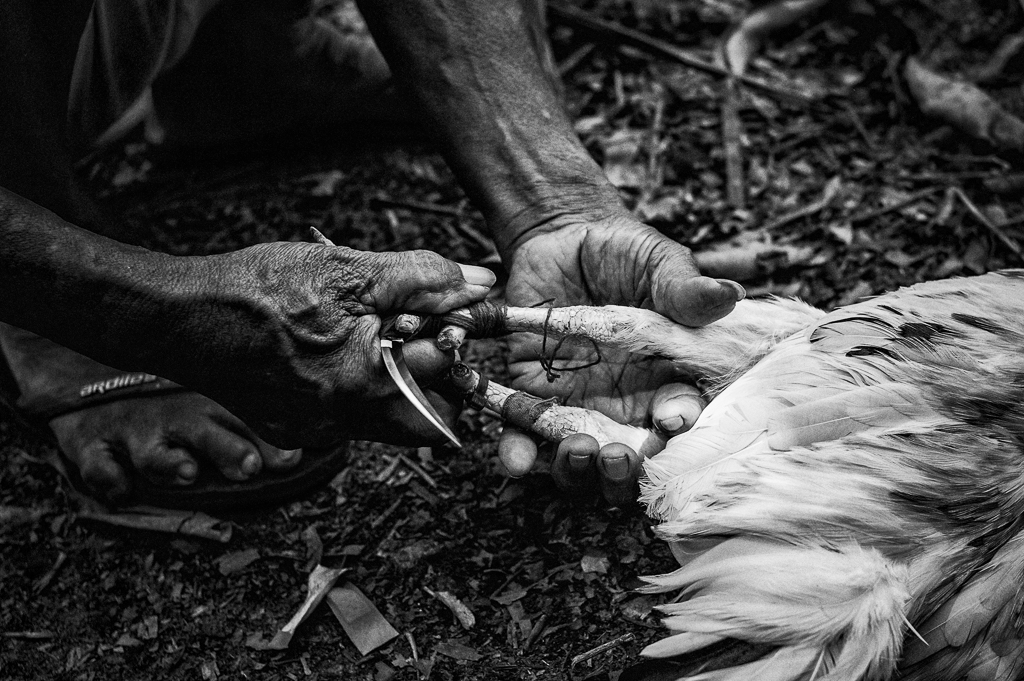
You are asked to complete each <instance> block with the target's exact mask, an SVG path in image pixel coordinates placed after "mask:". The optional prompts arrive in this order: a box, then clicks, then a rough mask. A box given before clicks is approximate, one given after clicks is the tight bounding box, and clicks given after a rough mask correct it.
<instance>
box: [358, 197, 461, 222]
mask: <svg viewBox="0 0 1024 681" xmlns="http://www.w3.org/2000/svg"><path fill="white" fill-rule="evenodd" d="M375 205H376V206H377V207H381V206H386V207H388V208H405V209H406V210H413V211H419V212H420V213H434V214H436V215H449V216H452V217H459V216H460V215H462V209H461V208H452V207H451V206H441V205H439V204H436V203H426V202H424V201H410V200H407V199H392V198H391V197H389V196H384V195H383V194H378V195H377V196H374V197H373V198H372V199H370V206H371V207H373V206H375Z"/></svg>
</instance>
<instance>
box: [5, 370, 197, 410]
mask: <svg viewBox="0 0 1024 681" xmlns="http://www.w3.org/2000/svg"><path fill="white" fill-rule="evenodd" d="M184 390H185V388H183V387H182V386H180V385H178V384H177V383H175V382H174V381H169V380H167V379H166V378H160V377H159V376H154V375H153V374H146V373H140V372H123V373H114V374H111V375H109V376H108V377H101V378H99V379H96V380H90V381H89V382H88V383H84V384H82V385H78V386H69V387H67V388H62V389H56V390H53V391H52V392H48V393H40V394H36V395H32V396H26V395H22V396H21V397H19V398H18V401H17V407H18V408H19V409H21V410H22V411H24V412H25V413H26V414H28V415H30V416H32V417H35V418H41V419H45V420H47V421H49V420H50V419H52V418H54V417H55V416H61V415H63V414H68V413H71V412H73V411H79V410H82V409H89V408H90V407H95V406H97V405H100V404H107V403H109V402H114V401H117V400H123V399H125V398H127V397H131V398H135V397H143V396H151V395H164V394H167V393H174V392H182V391H184Z"/></svg>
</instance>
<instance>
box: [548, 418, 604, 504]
mask: <svg viewBox="0 0 1024 681" xmlns="http://www.w3.org/2000/svg"><path fill="white" fill-rule="evenodd" d="M600 449H601V446H600V445H599V444H598V442H597V440H596V439H595V438H594V437H593V436H592V435H584V434H583V433H577V434H575V435H570V436H569V437H567V438H565V439H564V440H562V441H561V442H560V443H559V444H558V449H557V450H556V452H555V462H554V463H553V464H552V466H551V477H553V478H554V480H555V484H556V485H558V487H559V488H561V489H562V490H565V491H567V492H572V493H576V494H579V493H582V492H585V491H590V490H594V489H596V487H597V469H596V468H595V466H594V459H595V458H596V457H597V453H598V451H600Z"/></svg>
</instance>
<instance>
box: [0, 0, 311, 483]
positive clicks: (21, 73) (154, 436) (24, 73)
mask: <svg viewBox="0 0 1024 681" xmlns="http://www.w3.org/2000/svg"><path fill="white" fill-rule="evenodd" d="M91 4H92V3H91V1H87V0H69V1H68V2H65V3H36V2H32V1H31V0H14V1H12V2H4V3H0V69H2V72H3V73H4V76H3V77H2V78H0V129H3V130H4V134H3V135H0V159H2V161H3V162H2V163H0V185H2V186H4V187H7V188H9V189H12V190H14V191H17V192H19V193H21V194H22V195H24V196H26V197H27V198H30V199H32V200H33V201H35V202H37V203H39V204H41V205H43V206H46V207H48V208H51V209H52V210H54V211H55V212H57V213H58V214H60V215H61V216H62V217H64V218H66V219H68V220H69V221H72V222H74V223H77V224H81V225H83V226H87V227H89V228H91V229H94V230H96V231H100V232H105V233H106V234H108V235H110V236H115V237H120V238H122V239H123V240H129V239H130V237H127V238H126V235H124V234H123V233H119V232H118V231H117V230H115V229H113V228H112V226H113V225H115V224H116V222H115V221H113V220H109V219H105V218H103V217H101V216H100V213H99V211H98V210H96V209H95V208H94V206H92V204H91V202H90V201H88V199H87V197H85V195H84V194H83V193H82V192H81V191H80V190H79V189H78V187H77V185H76V183H75V182H74V178H73V174H72V171H71V168H72V158H71V154H70V152H69V150H68V146H67V143H66V131H65V120H66V111H67V92H68V89H69V83H70V81H71V72H72V69H73V65H74V59H75V54H76V52H77V48H78V36H79V35H80V34H81V31H82V27H83V26H84V25H85V22H86V19H87V17H88V13H89V10H90V7H91ZM0 344H2V346H3V349H4V352H5V354H6V356H7V357H8V359H9V361H10V364H11V367H10V368H11V372H12V374H13V375H14V378H15V380H16V383H17V385H18V388H19V389H20V391H21V393H22V394H21V402H22V403H26V402H28V403H33V402H34V403H36V404H43V403H48V404H46V408H45V409H44V410H43V411H42V412H40V413H43V414H45V415H46V416H52V415H53V414H58V415H56V416H53V418H51V420H50V427H51V429H52V430H53V432H54V434H55V436H56V438H57V441H58V444H59V446H60V448H61V449H62V451H63V452H64V454H65V455H66V456H67V458H68V460H69V461H70V462H71V463H72V464H73V465H74V467H75V468H76V469H77V470H78V472H80V474H81V478H82V480H83V482H84V483H85V485H86V487H87V488H88V489H89V490H90V491H92V492H93V493H94V494H96V495H97V496H98V497H100V498H104V499H108V500H112V501H116V500H120V499H123V498H125V497H126V495H127V494H128V492H129V491H130V490H131V488H132V478H133V477H135V473H136V472H137V473H140V474H141V475H142V476H143V478H144V480H148V481H151V482H154V483H158V484H164V485H188V484H190V483H192V482H193V481H195V480H196V479H197V477H198V476H199V473H200V465H201V464H200V462H201V461H208V462H212V463H213V464H214V466H215V467H216V468H218V469H219V470H220V471H221V473H222V474H223V475H224V476H225V477H226V478H228V479H229V480H236V481H239V480H245V479H248V478H250V477H252V476H255V475H257V474H258V473H259V472H260V470H262V469H263V468H267V469H284V468H290V467H293V466H295V464H297V463H298V461H299V455H298V453H297V452H287V451H283V450H279V449H276V448H273V447H270V446H269V445H266V444H265V443H263V442H262V441H260V440H259V439H258V438H256V437H255V435H253V434H252V433H251V431H249V430H248V429H247V428H246V427H245V426H244V425H243V424H242V423H241V421H239V420H238V419H236V418H235V417H234V416H232V415H231V414H230V413H228V412H227V411H226V410H224V409H223V408H221V407H219V406H218V405H217V404H215V403H214V402H212V401H211V400H209V399H208V398H205V397H203V396H201V395H197V394H194V393H190V392H187V391H182V390H175V391H173V393H172V394H165V395H159V394H156V393H149V394H145V395H144V394H140V393H139V392H138V391H136V390H134V389H133V388H134V387H136V386H135V385H129V384H130V383H131V379H123V378H122V379H119V378H118V377H119V376H121V373H120V372H118V371H116V370H114V369H111V368H109V367H104V366H102V365H99V364H97V363H95V362H93V361H92V360H89V359H88V358H85V357H82V356H81V355H77V354H76V353H72V352H70V351H69V350H66V349H65V348H61V347H60V346H57V345H55V344H53V343H51V342H49V341H47V340H45V339H42V338H39V337H37V336H33V335H32V334H27V333H25V332H23V331H21V330H18V329H13V328H12V327H2V326H0ZM97 382H98V383H110V385H114V384H115V383H119V382H120V383H124V384H125V385H123V386H120V387H121V388H123V390H122V391H121V394H122V395H123V396H124V397H125V398H126V399H123V400H115V401H107V402H104V403H102V404H99V405H98V406H89V405H90V404H92V402H89V401H85V400H81V399H79V398H81V397H83V392H84V390H85V387H86V386H88V385H92V384H96V383H97ZM149 385H153V383H151V382H148V381H147V382H140V383H139V386H141V387H144V386H149ZM90 396H91V395H90ZM50 398H57V401H58V402H60V400H61V399H63V402H64V404H63V406H65V407H70V408H71V410H70V411H65V412H64V413H60V412H61V410H60V406H62V405H60V404H54V399H50ZM83 407H85V408H83ZM321 477H322V475H321ZM144 480H143V481H144ZM186 498H194V497H186Z"/></svg>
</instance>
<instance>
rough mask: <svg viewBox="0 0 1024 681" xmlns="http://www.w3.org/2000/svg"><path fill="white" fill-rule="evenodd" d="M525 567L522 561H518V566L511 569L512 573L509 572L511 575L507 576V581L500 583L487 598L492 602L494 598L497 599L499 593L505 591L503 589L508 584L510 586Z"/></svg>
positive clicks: (524, 562)
mask: <svg viewBox="0 0 1024 681" xmlns="http://www.w3.org/2000/svg"><path fill="white" fill-rule="evenodd" d="M525 567H526V561H522V560H521V561H519V564H518V565H516V566H515V567H513V568H512V572H511V574H509V576H508V579H506V580H505V581H504V582H502V583H501V586H499V587H498V588H497V589H495V590H494V591H493V592H492V593H491V595H490V596H488V598H489V599H491V600H492V601H493V600H494V599H495V598H497V597H498V596H499V595H500V594H501V592H502V591H504V590H505V587H506V586H508V585H509V584H511V583H512V580H513V579H515V578H516V577H518V576H519V573H520V572H522V571H523V569H524V568H525Z"/></svg>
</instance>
